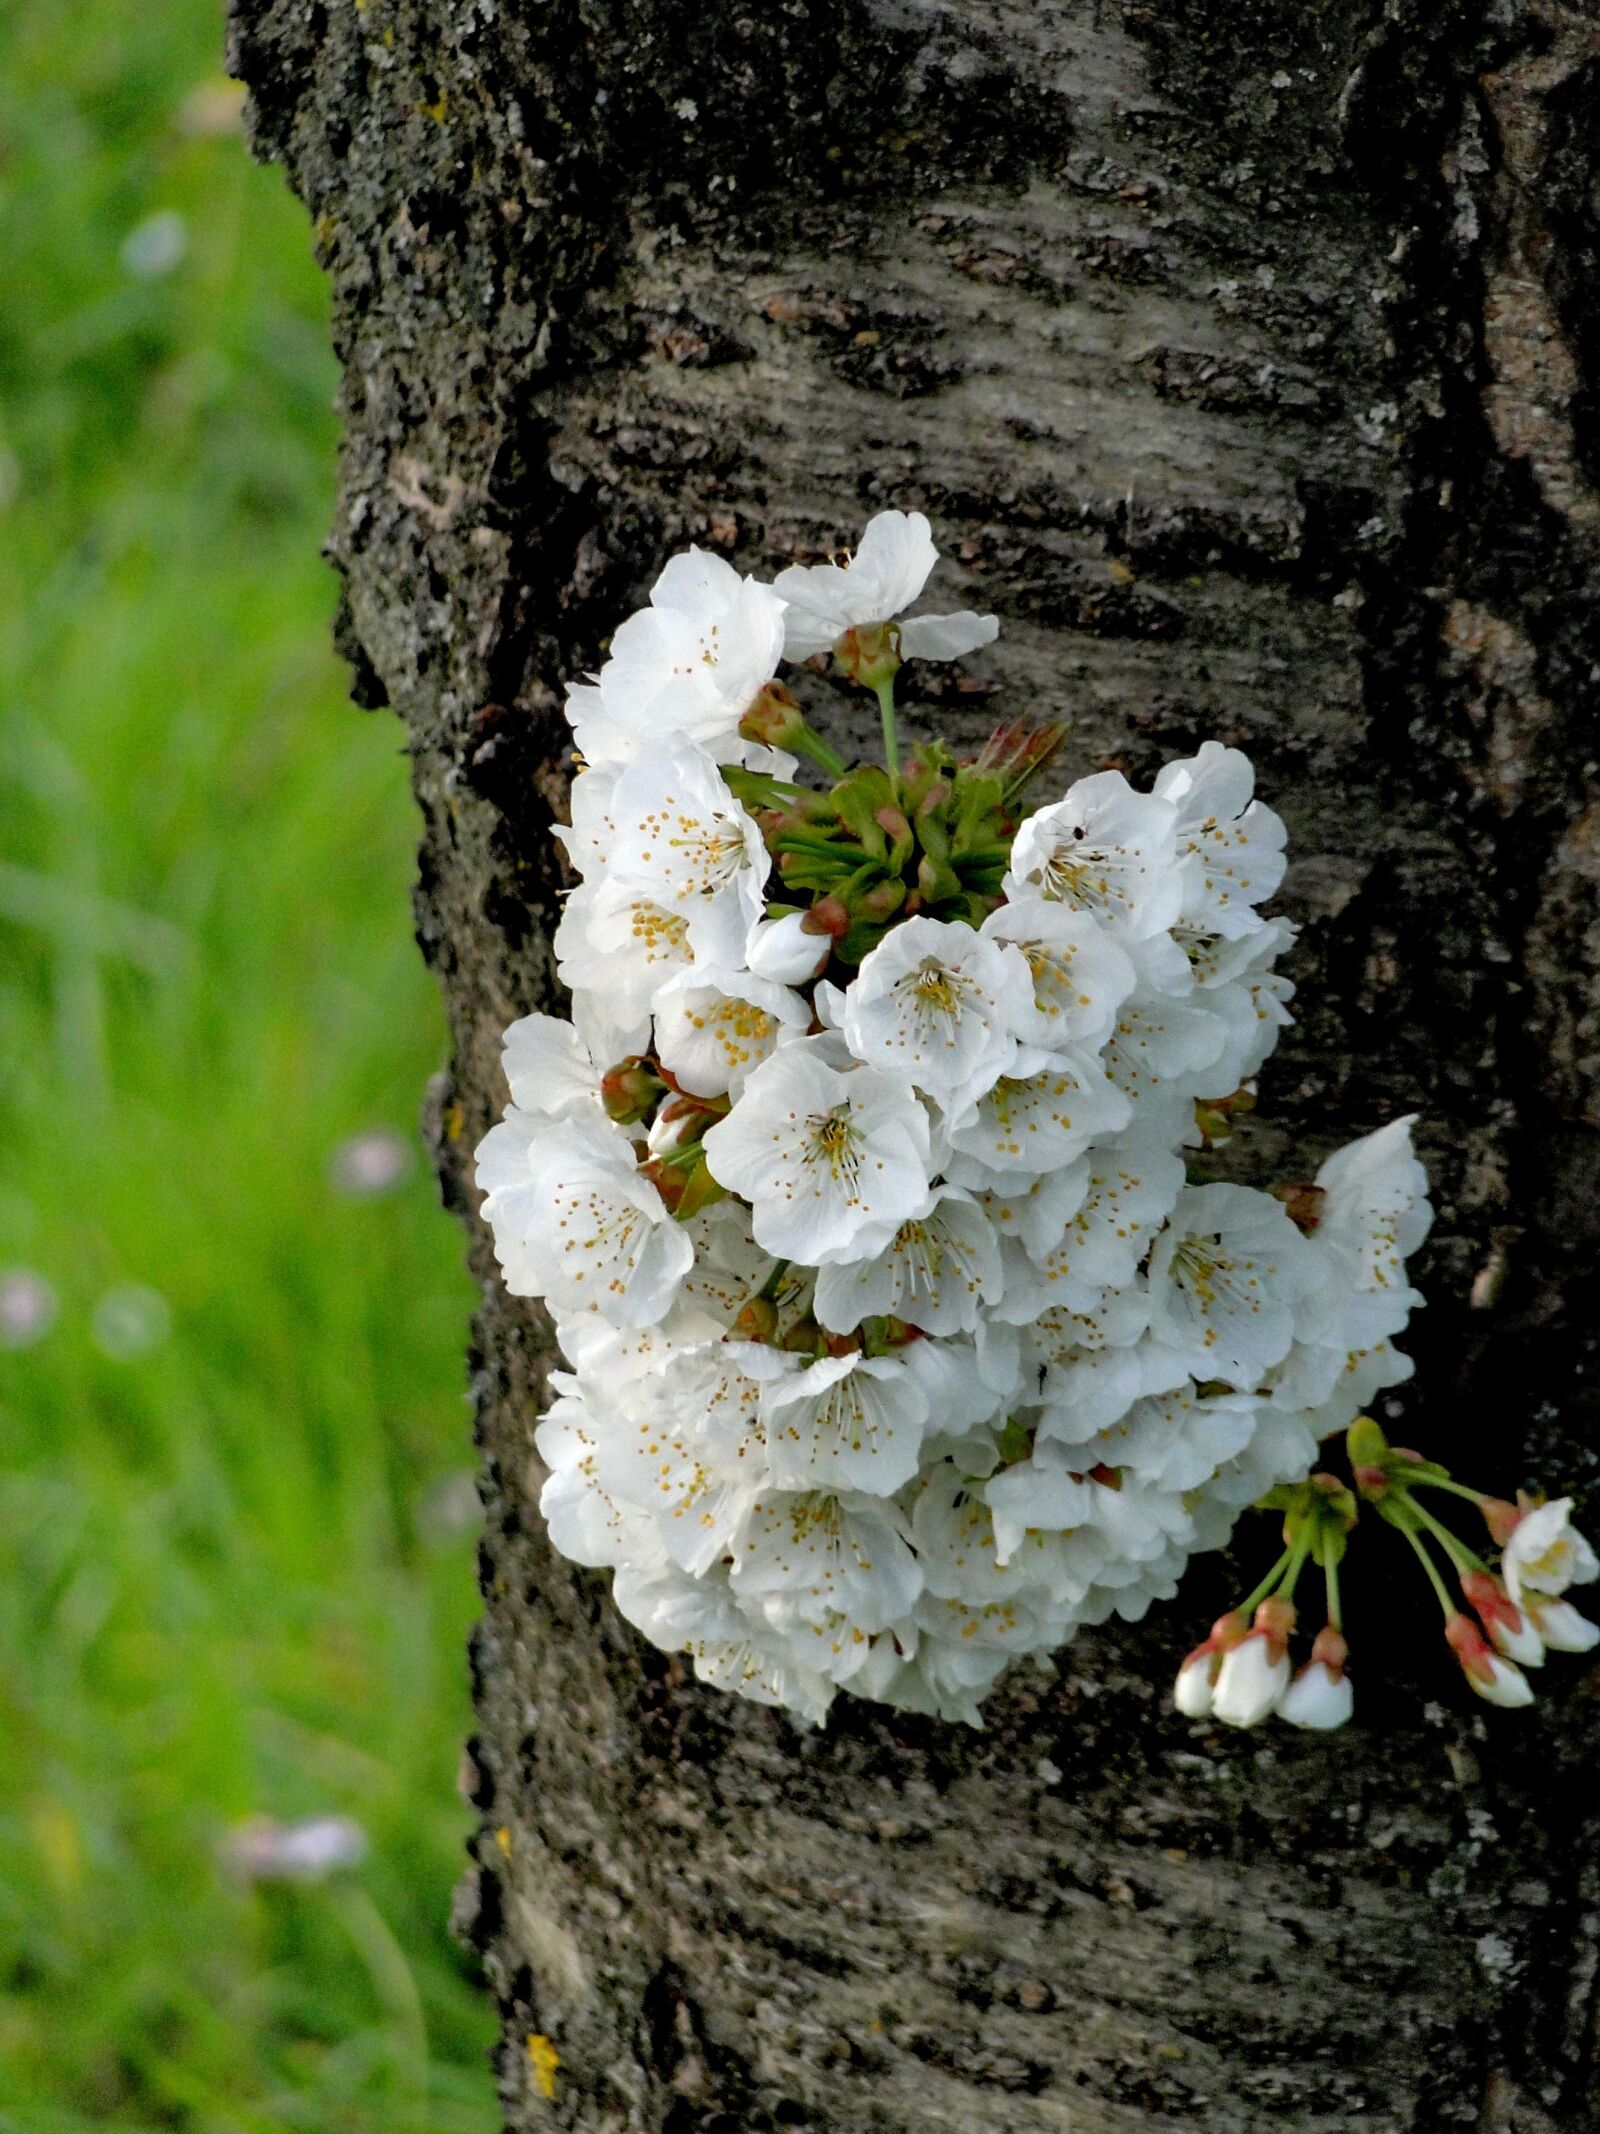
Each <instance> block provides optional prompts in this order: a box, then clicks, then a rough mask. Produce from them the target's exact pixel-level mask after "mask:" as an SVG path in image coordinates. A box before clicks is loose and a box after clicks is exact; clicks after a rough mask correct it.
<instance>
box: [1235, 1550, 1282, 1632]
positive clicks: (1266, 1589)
mask: <svg viewBox="0 0 1600 2134" xmlns="http://www.w3.org/2000/svg"><path fill="white" fill-rule="evenodd" d="M1293 1554H1294V1551H1293V1550H1292V1549H1285V1550H1284V1552H1283V1554H1282V1555H1281V1556H1280V1557H1279V1558H1278V1560H1277V1562H1276V1563H1275V1564H1274V1565H1273V1566H1272V1569H1271V1570H1270V1571H1269V1572H1268V1573H1267V1575H1266V1577H1265V1578H1264V1579H1263V1580H1262V1581H1261V1583H1260V1585H1259V1586H1257V1587H1256V1589H1255V1591H1254V1592H1253V1593H1252V1594H1251V1596H1250V1598H1249V1599H1248V1600H1242V1601H1241V1602H1240V1603H1239V1607H1238V1613H1239V1614H1240V1615H1245V1616H1250V1615H1254V1614H1255V1612H1256V1610H1257V1608H1258V1607H1259V1606H1260V1605H1261V1603H1262V1602H1263V1601H1264V1600H1265V1599H1266V1597H1267V1595H1268V1594H1269V1593H1272V1592H1275V1591H1276V1589H1277V1585H1278V1581H1279V1580H1280V1579H1281V1578H1282V1576H1283V1574H1284V1572H1285V1571H1286V1570H1287V1569H1288V1567H1289V1563H1290V1559H1291V1558H1292V1557H1293Z"/></svg>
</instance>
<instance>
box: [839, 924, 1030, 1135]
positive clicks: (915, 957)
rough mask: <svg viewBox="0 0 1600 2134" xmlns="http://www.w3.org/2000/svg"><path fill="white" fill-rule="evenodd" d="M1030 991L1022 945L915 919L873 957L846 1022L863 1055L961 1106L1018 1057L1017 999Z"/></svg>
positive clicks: (852, 994) (848, 999)
mask: <svg viewBox="0 0 1600 2134" xmlns="http://www.w3.org/2000/svg"><path fill="white" fill-rule="evenodd" d="M1030 990H1031V988H1030V981H1029V975H1028V966H1027V964H1026V962H1025V961H1024V960H1023V957H1022V954H1021V951H1020V950H1018V949H1015V948H1010V947H1005V946H1002V945H999V944H997V943H995V942H994V941H992V940H986V939H985V938H984V937H983V935H981V934H979V933H976V932H974V930H973V929H972V928H971V927H970V926H960V925H951V924H947V923H946V922H945V921H944V920H941V919H927V918H920V917H919V918H913V919H907V920H906V921H905V923H904V924H903V925H901V926H897V927H895V928H894V930H893V931H892V932H891V933H889V934H887V935H885V937H884V939H883V940H882V941H881V942H879V944H878V946H877V947H876V948H875V949H873V950H872V952H871V954H870V955H868V956H867V957H866V958H865V959H864V960H863V962H862V964H861V967H860V969H859V970H858V972H857V973H856V977H855V980H854V982H853V983H852V984H851V986H850V988H849V990H848V992H847V993H846V994H845V1001H844V1012H843V1015H842V1017H841V1020H840V1025H839V1027H840V1029H841V1031H842V1032H843V1035H844V1038H845V1042H846V1043H847V1044H848V1045H849V1047H850V1050H851V1051H852V1052H853V1053H854V1054H855V1056H856V1058H857V1059H858V1060H863V1061H865V1062H866V1064H867V1065H868V1066H871V1067H877V1068H881V1069H882V1070H883V1071H884V1072H886V1073H889V1074H896V1075H904V1076H905V1077H906V1079H907V1080H908V1081H910V1082H911V1083H912V1084H913V1085H914V1087H916V1088H918V1089H920V1090H921V1091H922V1092H923V1093H924V1095H926V1096H929V1097H932V1098H934V1099H935V1101H936V1102H938V1103H940V1104H941V1105H943V1106H944V1107H945V1108H946V1109H948V1110H952V1111H956V1112H960V1111H962V1110H964V1109H966V1108H967V1107H968V1106H969V1105H971V1104H973V1103H975V1102H976V1101H977V1100H978V1099H979V1098H980V1097H982V1096H984V1095H986V1094H987V1092H988V1091H989V1090H991V1089H992V1088H993V1087H994V1085H995V1083H996V1082H997V1081H998V1080H999V1078H1000V1076H1001V1075H1002V1074H1004V1073H1005V1072H1006V1071H1007V1070H1008V1069H1009V1067H1010V1066H1011V1064H1012V1062H1013V1061H1014V1060H1015V1059H1016V1057H1017V1051H1018V1047H1017V1040H1016V1038H1015V1037H1014V1036H1013V1035H1012V1027H1011V1026H1012V1015H1013V1003H1014V1002H1016V1001H1017V1000H1019V999H1025V998H1026V997H1027V995H1028V993H1029V991H1030Z"/></svg>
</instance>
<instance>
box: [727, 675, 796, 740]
mask: <svg viewBox="0 0 1600 2134" xmlns="http://www.w3.org/2000/svg"><path fill="white" fill-rule="evenodd" d="M806 730H807V729H806V715H805V713H804V712H803V711H802V710H801V708H800V706H799V703H798V702H797V701H796V699H795V698H794V697H793V696H791V695H790V693H789V691H788V690H787V689H785V688H784V686H783V684H782V682H768V684H767V686H766V687H765V689H763V690H762V691H761V692H760V694H759V695H758V696H756V697H755V698H754V699H753V700H752V702H751V705H750V708H749V710H748V711H747V712H746V713H745V715H744V717H743V718H742V719H741V720H740V721H739V732H740V734H741V736H742V737H743V738H744V739H745V740H746V741H755V742H758V743H760V744H761V745H762V746H763V747H765V748H793V747H794V745H795V743H796V741H798V740H803V739H804V738H805V735H806Z"/></svg>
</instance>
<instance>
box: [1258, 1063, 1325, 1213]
mask: <svg viewBox="0 0 1600 2134" xmlns="http://www.w3.org/2000/svg"><path fill="white" fill-rule="evenodd" d="M1254 1101H1255V1100H1254V1098H1253V1097H1252V1099H1251V1102H1252V1104H1253V1103H1254ZM1272 1197H1273V1199H1274V1200H1278V1201H1282V1203H1283V1206H1284V1210H1285V1212H1286V1213H1287V1215H1288V1217H1289V1220H1290V1222H1292V1223H1293V1224H1294V1226H1295V1228H1296V1229H1297V1230H1299V1231H1302V1232H1303V1233H1304V1234H1305V1236H1307V1237H1310V1236H1311V1235H1312V1234H1313V1233H1314V1232H1315V1230H1316V1229H1317V1226H1318V1225H1319V1224H1320V1222H1321V1221H1322V1204H1323V1202H1324V1201H1325V1200H1326V1199H1327V1197H1328V1195H1327V1192H1326V1190H1325V1189H1324V1188H1323V1187H1322V1186H1312V1185H1302V1184H1301V1183H1299V1182H1298V1181H1295V1182H1293V1183H1290V1184H1286V1185H1279V1186H1274V1187H1273V1188H1272Z"/></svg>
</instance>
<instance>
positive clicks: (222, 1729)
mask: <svg viewBox="0 0 1600 2134" xmlns="http://www.w3.org/2000/svg"><path fill="white" fill-rule="evenodd" d="M219 43H220V31H219V26H218V21H217V16H216V11H215V8H214V5H213V4H212V0H166V4H165V5H162V6H158V7H155V8H151V7H148V6H146V7H140V6H137V5H135V0H13V5H12V6H11V7H9V8H8V9H6V10H5V12H4V14H3V16H0V264H3V269H4V276H5V283H6V300H5V303H4V305H3V307H0V499H4V508H3V510H0V541H3V543H4V552H5V559H6V567H5V569H4V571H3V573H0V691H3V695H0V1048H3V1067H4V1081H3V1085H0V1086H3V1088H4V1093H5V1101H4V1104H3V1106H0V1267H5V1268H10V1269H12V1270H16V1269H25V1270H28V1271H30V1272H31V1273H32V1274H33V1275H35V1276H37V1277H41V1278H42V1279H43V1281H44V1282H46V1283H48V1285H49V1286H50V1290H51V1291H52V1292H53V1294H54V1297H55V1299H56V1302H57V1305H58V1311H57V1315H56V1317H55V1319H54V1323H53V1324H51V1325H50V1326H49V1327H48V1330H45V1331H42V1332H37V1333H36V1337H35V1338H32V1339H31V1340H29V1341H28V1342H26V1343H25V1344H24V1345H20V1346H14V1347H11V1348H0V2128H3V2129H5V2130H6V2134H11V2130H19V2134H20V2130H26V2134H69V2130H71V2134H76V2130H79V2129H89V2128H103V2127H113V2128H148V2129H158V2128H159V2129H171V2128H178V2129H183V2130H188V2134H255V2130H262V2134H267V2130H272V2134H277V2130H280V2129H310V2130H317V2134H324V2130H326V2134H360V2130H366V2129H372V2130H374V2134H376V2130H379V2129H382V2130H384V2134H403V2130H407V2129H416V2130H418V2134H469V2130H472V2134H476V2130H485V2134H487V2130H488V2129H490V2128H492V2127H493V2126H494V2125H495V2124H496V2123H497V2119H496V2114H495V2112H494V2109H493V2102H492V2093H491V2085H490V2081H489V2076H488V2073H487V2066H486V2060H485V2054H486V2050H487V2047H488V2044H489V2042H490V2032H491V2024H490V2019H489V2015H488V2012H487V2009H486V2007H485V2006H484V2004H483V2003H482V2001H481V2000H480V1998H479V1995H478V1992H477V1989H476V1987H475V1985H474V1984H473V1982H472V1980H471V1979H470V1977H469V1976H468V1975H467V1972H466V1970H465V1966H464V1963H463V1960H462V1959H461V1958H460V1956H459V1955H458V1953H457V1952H456V1951H455V1949H454V1947H453V1945H452V1944H451V1943H450V1941H449V1939H448V1936H447V1933H446V1927H445V1921H446V1916H447V1912H448V1905H449V1894H450V1887H451V1884H452V1882H453V1880H454V1878H455V1876H456V1874H457V1872H458V1869H459V1866H460V1864H461V1842H462V1838H463V1835H464V1832H465V1828H466V1815H465V1812H464V1810H463V1808H462V1806H461V1804H460V1802H459V1800H458V1799H457V1796H456V1792H455V1784H454V1781H455V1769H456V1762H457V1757H458V1754H459V1743H460V1740H461V1738H462V1736H463V1734H464V1732H465V1731H466V1728H467V1725H468V1709H467V1697H466V1686H465V1666H464V1660H463V1655H462V1646H463V1640H464V1638H465V1634H466V1631H467V1627H468V1625H469V1623H470V1620H471V1617H472V1614H473V1609H474V1603H475V1595H474V1590H473V1583H472V1575H471V1557H472V1543H473V1536H472V1531H471V1518H470V1511H469V1508H468V1493H467V1489H466V1481H467V1477H468V1475H469V1472H470V1466H469V1460H470V1455H469V1448H468V1442H467V1418H466V1410H465V1407H464V1405H463V1401H462V1373H461V1365H460V1351H461V1345H462V1339H463V1329H464V1322H465V1317H466V1312H467V1309H468V1303H469V1298H468V1291H467V1285H466V1282H465V1279H464V1277H463V1275H462V1272H461V1268H460V1255H459V1247H458V1241H457V1238H456V1236H455V1234H454V1231H453V1227H452V1225H451V1224H450V1223H449V1222H448V1221H447V1220H446V1219H445V1218H444V1217H443V1216H442V1215H441V1214H440V1213H439V1212H438V1210H437V1208H436V1207H435V1204H434V1199H433V1195H432V1191H431V1187H430V1183H429V1181H428V1179H427V1178H426V1176H425V1175H424V1169H423V1166H422V1164H421V1163H420V1161H415V1162H413V1163H412V1165H411V1168H410V1171H409V1173H408V1174H407V1175H406V1176H405V1177H404V1178H403V1179H401V1180H400V1182H399V1183H398V1184H397V1185H396V1186H395V1187H394V1189H393V1190H390V1191H388V1192H386V1193H384V1194H382V1195H380V1196H378V1197H370V1198H366V1199H362V1198H356V1197H352V1196H351V1195H350V1194H348V1193H344V1192H341V1191H339V1190H337V1189H336V1186H335V1185H334V1184H333V1183H332V1182H331V1181H330V1163H331V1162H332V1161H333V1160H334V1158H335V1154H336V1152H337V1151H338V1150H339V1149H340V1148H341V1146H342V1145H343V1144H345V1143H347V1142H348V1140H349V1138H350V1137H351V1136H354V1135H358V1134H361V1133H363V1132H369V1131H372V1130H374V1129H379V1130H386V1131H388V1132H390V1133H391V1134H392V1133H395V1132H398V1133H401V1134H405V1135H408V1136H409V1135H410V1134H411V1128H412V1122H413V1119H414V1117H415V1114H416V1110H417V1107H418V1103H419V1100H420V1095H421V1090H422V1085H423V1082H424V1080H425V1078H426V1075H427V1074H428V1072H429V1071H430V1069H431V1068H432V1066H433V1065H434V1064H435V1063H436V1061H437V1059H438V1057H439V1054H440V1051H441V1047H442V1033H441V1028H440V1020H439V1015H438V1010H437V1006H436V1003H435V1001H434V999H433V996H432V991H431V987H430V985H429V983H428V981H427V980H426V979H425V977H424V975H423V973H422V971H421V969H420V966H419V963H418V959H417V957H416V954H415V951H414V949H413V947H412V944H411V941H410V936H409V925H408V904H407V886H408V882H409V878H410V871H411V843H412V821H411V815H410V808H409V802H408V800H407V796H406V791H405V779H404V766H403V762H402V760H401V756H400V751H399V737H398V734H397V731H396V729H395V727H394V725H393V723H392V722H391V721H390V720H389V719H388V718H387V717H384V716H379V717H377V718H366V717H363V716H361V715H360V714H357V713H356V712H354V711H352V710H350V709H349V708H347V706H346V704H345V701H344V682H343V677H342V674H341V671H340V670H339V668H338V666H337V664H336V662H335V661H334V660H333V658H332V656H331V654H330V652H329V650H328V648H327V623H328V617H329V613H330V609H331V605H332V586H331V584H330V582H329V579H328V576H327V573H326V571H325V569H324V568H323V566H322V565H321V563H320V562H319V560H318V555H317V549H318V544H319V541H320V539H321V536H322V532H323V529H324V527H325V525H326V523H327V521H328V517H329V515H330V512H331V508H332V494H331V492H332V468H333V455H334V449H335V432H334V422H333V417H332V415H331V412H330V398H331V394H332V391H333V387H334V376H333V367H332V364H331V360H330V358H329V356H328V354H327V341H326V322H325V302H324V292H323V289H322V287H321V284H320V279H319V277H318V275H317V273H316V271H315V269H314V268H313V266H312V264H311V262H310V258H309V250H308V244H307V234H306V230H305V227H304V219H303V216H302V215H301V213H300V211H299V209H298V208H297V207H296V206H295V204H294V203H293V202H292V200H291V199H290V198H289V196H288V194H287V192H286V190H285V188H284V186H283V183H282V181H281V179H280V178H279V177H278V176H277V175H276V174H274V173H271V172H264V171H260V170H257V169H255V168H253V167H252V166H251V164H250V163H249V160H248V158H247V155H246V152H245V149H244V146H243V143H242V140H241V138H240V136H239V133H238V130H237V124H236V119H235V116H234V107H233V105H232V102H231V99H230V96H229V91H228V88H227V85H226V84H224V83H222V82H221V80H220V78H219V75H218V50H219ZM389 1145H390V1144H385V1146H389ZM12 1294H13V1295H15V1294H16V1291H15V1285H14V1284H13V1291H12ZM324 1812H333V1813H340V1814H344V1815H348V1816H353V1817H354V1818H356V1819H357V1820H358V1821H359V1823H360V1824H361V1825H362V1826H363V1828H364V1829H365V1831H366V1833H367V1835H368V1837H369V1840H370V1853H369V1856H368V1858H367V1860H366V1862H365V1864H364V1865H362V1866H360V1867H358V1868H355V1869H352V1870H349V1871H347V1872H345V1873H344V1874H342V1875H337V1876H334V1877H332V1878H330V1879H328V1880H325V1881H322V1882H318V1883H314V1884H307V1885H304V1886H293V1885H281V1884H271V1885H268V1884H257V1885H246V1884H243V1883H241V1882H239V1881H237V1880H235V1879H231V1878H230V1877H229V1876H228V1874H226V1873H225V1872H224V1871H223V1870H222V1869H221V1868H220V1866H219V1862H218V1845H219V1840H220V1839H221V1838H222V1836H223V1835H224V1833H226V1832H227V1831H228V1830H229V1829H230V1828H231V1827H232V1826H234V1825H236V1824H237V1823H239V1822H240V1821H241V1820H243V1819H244V1818H247V1817H250V1816H254V1815H262V1814H266V1815H273V1816H279V1817H295V1816H300V1815H306V1814H312V1813H324Z"/></svg>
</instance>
